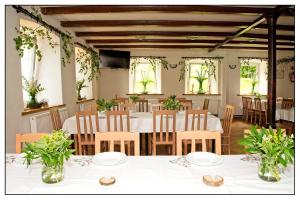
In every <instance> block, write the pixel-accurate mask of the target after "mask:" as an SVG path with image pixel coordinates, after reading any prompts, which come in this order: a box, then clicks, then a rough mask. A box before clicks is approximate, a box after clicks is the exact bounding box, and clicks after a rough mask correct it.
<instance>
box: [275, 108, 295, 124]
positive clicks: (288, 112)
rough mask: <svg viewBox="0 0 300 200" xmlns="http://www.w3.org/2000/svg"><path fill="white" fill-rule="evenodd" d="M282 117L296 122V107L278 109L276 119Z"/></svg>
mask: <svg viewBox="0 0 300 200" xmlns="http://www.w3.org/2000/svg"><path fill="white" fill-rule="evenodd" d="M280 119H282V120H286V121H291V122H295V108H291V109H276V120H280Z"/></svg>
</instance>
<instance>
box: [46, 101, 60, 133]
mask: <svg viewBox="0 0 300 200" xmlns="http://www.w3.org/2000/svg"><path fill="white" fill-rule="evenodd" d="M49 111H50V116H51V122H52V128H53V130H56V131H58V130H60V129H61V128H62V124H61V119H60V114H59V110H58V107H57V106H55V107H52V108H50V109H49Z"/></svg>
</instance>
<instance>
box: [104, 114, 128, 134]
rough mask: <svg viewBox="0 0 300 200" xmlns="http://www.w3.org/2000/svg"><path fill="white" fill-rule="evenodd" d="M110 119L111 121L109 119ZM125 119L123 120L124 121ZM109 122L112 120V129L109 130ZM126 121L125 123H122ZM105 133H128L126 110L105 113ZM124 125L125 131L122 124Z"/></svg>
mask: <svg viewBox="0 0 300 200" xmlns="http://www.w3.org/2000/svg"><path fill="white" fill-rule="evenodd" d="M111 118H112V119H111ZM124 118H125V119H124ZM111 120H113V124H114V126H113V129H112V128H111ZM124 120H126V122H124ZM106 122H107V131H108V132H110V131H120V132H123V131H124V132H130V119H129V111H128V110H112V111H106ZM125 123H126V130H124V126H123V125H124V124H125Z"/></svg>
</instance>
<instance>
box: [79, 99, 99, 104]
mask: <svg viewBox="0 0 300 200" xmlns="http://www.w3.org/2000/svg"><path fill="white" fill-rule="evenodd" d="M92 101H95V99H94V98H92V99H82V100H78V101H76V104H84V103H89V102H92Z"/></svg>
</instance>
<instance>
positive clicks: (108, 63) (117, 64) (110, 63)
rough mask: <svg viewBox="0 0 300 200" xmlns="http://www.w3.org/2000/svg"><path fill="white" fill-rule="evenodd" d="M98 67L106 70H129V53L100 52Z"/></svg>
mask: <svg viewBox="0 0 300 200" xmlns="http://www.w3.org/2000/svg"><path fill="white" fill-rule="evenodd" d="M99 55H100V66H101V67H107V68H127V69H128V68H129V63H130V51H115V50H100V52H99Z"/></svg>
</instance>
